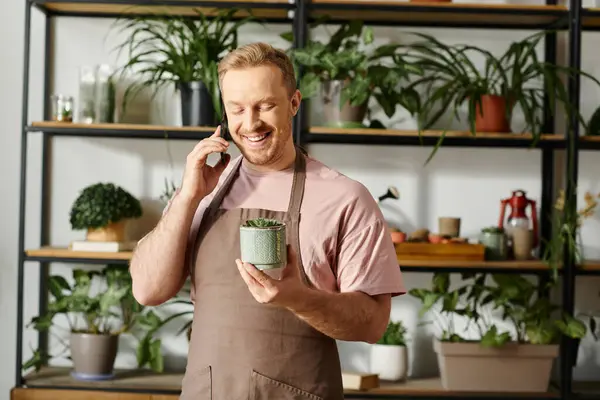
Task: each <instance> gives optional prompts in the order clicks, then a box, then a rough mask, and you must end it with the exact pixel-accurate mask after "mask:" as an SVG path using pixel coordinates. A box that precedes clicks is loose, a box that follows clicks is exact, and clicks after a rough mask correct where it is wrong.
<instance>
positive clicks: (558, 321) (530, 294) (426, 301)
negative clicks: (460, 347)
mask: <svg viewBox="0 0 600 400" xmlns="http://www.w3.org/2000/svg"><path fill="white" fill-rule="evenodd" d="M487 277H488V274H474V273H466V274H462V282H465V283H464V284H463V285H462V286H459V287H458V288H456V289H454V290H451V289H450V284H451V280H450V274H449V273H436V274H434V277H433V280H432V286H431V289H411V290H410V292H409V293H410V294H411V295H412V296H414V297H416V298H418V299H419V300H420V301H421V302H422V304H423V306H422V308H421V311H420V313H421V316H422V315H424V314H425V313H426V312H431V313H432V314H433V316H434V320H433V321H434V322H435V323H436V324H437V327H438V328H439V329H440V330H441V331H442V335H441V337H440V340H442V341H450V342H480V343H481V345H483V346H486V347H499V346H502V345H503V344H505V343H508V342H518V343H531V344H554V343H556V342H557V341H558V340H559V339H560V336H561V334H564V335H566V336H568V337H571V338H582V337H583V336H585V334H586V331H587V330H586V327H585V325H584V324H583V322H581V321H580V320H579V319H576V318H573V317H572V316H570V315H568V314H565V313H562V315H560V316H559V317H554V316H553V314H554V313H556V312H558V311H559V308H558V307H557V306H555V305H553V304H552V303H550V301H549V299H547V298H546V297H540V296H538V293H539V288H538V286H537V285H535V284H533V283H532V282H530V281H528V280H527V279H525V278H524V277H522V276H520V275H500V274H492V275H491V278H492V281H493V285H488V284H487V283H486V278H487ZM438 306H439V309H438ZM493 311H498V312H499V314H500V315H501V320H502V322H504V323H508V324H509V325H512V328H513V329H512V330H513V332H509V331H502V330H501V328H499V327H498V324H497V323H496V322H494V321H493V317H492V312H493ZM460 319H462V320H463V321H466V323H467V324H466V328H465V329H458V328H457V322H458V320H460ZM471 327H474V328H475V331H476V335H477V336H478V339H474V340H473V339H469V338H468V337H466V335H464V334H463V332H467V331H468V330H469V329H470V328H471Z"/></svg>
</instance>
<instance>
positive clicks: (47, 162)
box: [38, 13, 54, 351]
mask: <svg viewBox="0 0 600 400" xmlns="http://www.w3.org/2000/svg"><path fill="white" fill-rule="evenodd" d="M45 23H46V29H45V30H46V32H45V37H44V99H43V103H44V118H45V119H46V120H50V119H51V115H50V114H51V103H50V96H51V94H52V90H53V89H52V88H53V86H54V85H53V84H52V75H53V71H54V68H53V66H54V65H53V60H54V58H53V56H52V54H53V52H52V43H53V40H54V29H53V27H54V19H53V18H52V16H51V15H49V14H48V13H46V21H45ZM51 154H52V134H51V133H46V132H43V133H42V171H41V175H42V176H41V178H42V182H41V186H42V190H41V194H42V196H41V197H42V198H41V204H40V208H41V210H40V246H46V245H49V244H50V198H51V185H50V179H51V168H52V166H51V163H52V158H51ZM49 270H50V263H49V262H41V263H40V269H39V274H40V277H39V299H38V315H43V314H44V313H45V312H46V310H47V308H48V276H49V272H50V271H49ZM38 346H39V349H40V350H41V351H47V350H48V332H46V331H43V330H42V331H38Z"/></svg>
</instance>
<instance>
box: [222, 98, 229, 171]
mask: <svg viewBox="0 0 600 400" xmlns="http://www.w3.org/2000/svg"><path fill="white" fill-rule="evenodd" d="M221 110H222V111H221V114H222V117H221V137H222V138H223V139H225V140H227V141H229V140H230V136H231V135H230V134H229V125H228V122H227V113H225V104H223V100H221ZM221 162H222V163H225V152H222V153H221Z"/></svg>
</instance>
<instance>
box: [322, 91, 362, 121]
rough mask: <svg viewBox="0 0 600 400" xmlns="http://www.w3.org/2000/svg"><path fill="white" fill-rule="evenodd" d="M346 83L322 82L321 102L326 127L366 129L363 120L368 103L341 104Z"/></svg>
mask: <svg viewBox="0 0 600 400" xmlns="http://www.w3.org/2000/svg"><path fill="white" fill-rule="evenodd" d="M345 85H346V83H345V82H344V81H341V80H332V81H324V82H321V93H320V94H321V100H322V102H323V110H322V112H323V115H324V118H325V121H324V122H325V125H327V126H332V127H337V128H364V125H363V119H364V118H365V116H366V114H367V109H368V103H367V102H365V103H364V104H361V105H359V106H352V105H350V104H349V103H348V102H346V103H344V104H340V103H341V96H342V89H343V88H344V86H345Z"/></svg>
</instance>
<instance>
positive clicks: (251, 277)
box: [235, 245, 310, 308]
mask: <svg viewBox="0 0 600 400" xmlns="http://www.w3.org/2000/svg"><path fill="white" fill-rule="evenodd" d="M235 263H236V264H237V267H238V270H239V271H240V275H241V276H242V279H244V282H246V285H247V286H248V290H250V293H252V296H253V297H254V298H255V299H256V301H258V302H259V303H262V304H273V305H278V306H282V307H288V308H289V307H293V306H295V305H297V303H298V302H300V301H302V300H303V299H305V298H306V296H305V293H306V291H307V290H310V289H308V287H307V286H306V285H305V284H304V282H303V281H302V276H301V275H300V271H299V270H298V265H297V262H296V254H295V252H294V249H292V247H291V246H290V245H288V246H287V265H286V266H285V267H284V268H283V274H282V277H281V279H280V280H277V279H273V278H271V277H270V276H268V275H267V274H266V273H265V272H263V271H261V270H259V269H258V268H256V267H255V266H254V265H252V264H250V263H247V262H242V260H239V259H238V260H235Z"/></svg>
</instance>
